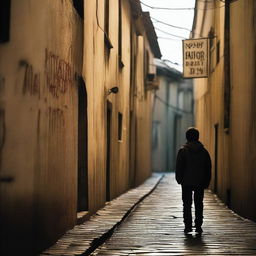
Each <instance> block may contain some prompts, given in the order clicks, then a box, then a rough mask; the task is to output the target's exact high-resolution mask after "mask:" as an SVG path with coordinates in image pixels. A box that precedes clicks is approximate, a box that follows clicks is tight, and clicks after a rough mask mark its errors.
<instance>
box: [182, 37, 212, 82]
mask: <svg viewBox="0 0 256 256" xmlns="http://www.w3.org/2000/svg"><path fill="white" fill-rule="evenodd" d="M183 77H184V78H199V77H208V39H207V38H200V39H188V40H183Z"/></svg>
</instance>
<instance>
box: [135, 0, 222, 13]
mask: <svg viewBox="0 0 256 256" xmlns="http://www.w3.org/2000/svg"><path fill="white" fill-rule="evenodd" d="M140 3H141V4H142V5H144V6H146V7H148V8H150V9H154V10H166V11H194V10H214V9H218V8H222V7H224V6H225V4H224V5H222V6H218V7H210V8H197V7H188V8H183V7H181V8H172V7H159V6H150V5H148V4H145V3H143V2H141V1H140Z"/></svg>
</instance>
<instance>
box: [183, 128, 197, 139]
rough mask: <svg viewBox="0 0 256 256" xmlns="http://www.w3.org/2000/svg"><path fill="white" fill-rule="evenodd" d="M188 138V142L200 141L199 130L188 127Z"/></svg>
mask: <svg viewBox="0 0 256 256" xmlns="http://www.w3.org/2000/svg"><path fill="white" fill-rule="evenodd" d="M186 139H187V141H188V142H191V141H198V139H199V131H198V130H197V129H196V128H194V127H190V128H188V129H187V131H186Z"/></svg>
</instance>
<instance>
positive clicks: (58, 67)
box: [45, 49, 75, 98]
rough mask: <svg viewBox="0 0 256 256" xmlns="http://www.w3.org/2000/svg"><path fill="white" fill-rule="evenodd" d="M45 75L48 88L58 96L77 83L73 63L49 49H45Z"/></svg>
mask: <svg viewBox="0 0 256 256" xmlns="http://www.w3.org/2000/svg"><path fill="white" fill-rule="evenodd" d="M45 76H46V84H47V88H48V89H49V91H50V93H51V94H52V95H53V96H54V97H56V98H58V97H59V95H60V94H65V93H66V92H67V90H68V88H70V87H73V86H74V85H75V75H74V71H73V69H72V68H71V65H70V64H69V63H68V62H66V61H65V60H63V59H60V57H59V56H57V55H55V54H53V53H52V52H50V51H49V50H48V49H45Z"/></svg>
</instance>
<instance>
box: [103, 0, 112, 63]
mask: <svg viewBox="0 0 256 256" xmlns="http://www.w3.org/2000/svg"><path fill="white" fill-rule="evenodd" d="M104 19H105V22H104V41H105V46H106V47H105V56H106V57H107V58H106V60H108V59H109V54H110V49H112V48H113V45H112V43H111V41H110V39H109V0H105V18H104Z"/></svg>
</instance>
